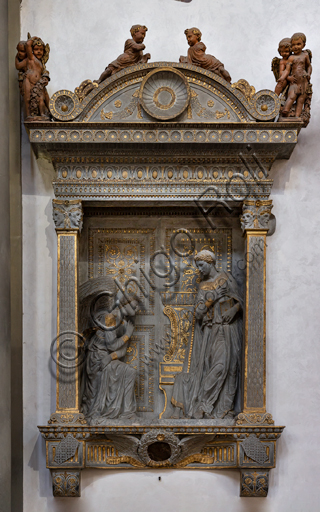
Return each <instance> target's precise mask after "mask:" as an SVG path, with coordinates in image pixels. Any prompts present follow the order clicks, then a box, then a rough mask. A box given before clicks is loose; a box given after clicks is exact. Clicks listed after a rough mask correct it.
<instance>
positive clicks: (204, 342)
mask: <svg viewBox="0 0 320 512" xmlns="http://www.w3.org/2000/svg"><path fill="white" fill-rule="evenodd" d="M221 282H225V283H226V286H227V295H225V296H223V297H222V298H220V299H218V298H217V294H216V293H215V290H216V288H217V287H218V286H219V285H221ZM208 292H210V294H211V296H213V297H216V299H214V301H213V303H212V304H211V305H210V306H209V307H206V306H205V305H204V303H205V302H206V301H207V300H208ZM199 303H202V304H203V308H202V309H201V310H199V307H198V306H199ZM237 303H239V304H240V305H241V306H242V299H241V298H240V295H239V291H238V286H237V283H236V281H235V279H234V278H233V277H232V275H231V274H227V273H226V272H219V273H218V274H217V276H216V277H214V278H212V279H211V278H210V279H207V280H205V281H202V282H201V283H200V287H199V291H198V295H197V300H196V305H195V312H194V314H195V315H196V320H195V329H194V338H193V340H191V341H192V343H191V344H190V349H189V357H188V358H186V360H185V362H184V368H183V372H182V373H181V374H178V375H176V378H175V382H174V387H173V394H172V399H171V402H172V404H173V405H174V406H176V407H179V408H181V409H182V410H183V413H184V415H185V416H187V417H189V418H194V417H198V418H201V417H202V415H203V413H206V415H207V416H209V417H213V418H223V417H224V416H226V415H227V414H228V413H229V412H231V411H233V408H234V401H235V396H236V392H237V388H238V384H239V372H240V360H241V335H242V321H241V316H240V314H239V312H238V313H236V315H235V316H234V318H233V319H232V320H231V322H230V323H229V324H228V323H226V322H224V321H223V320H222V313H223V312H225V311H226V310H227V309H229V308H230V307H233V306H234V305H235V304H237ZM201 311H202V313H201Z"/></svg>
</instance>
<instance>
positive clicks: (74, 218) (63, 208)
mask: <svg viewBox="0 0 320 512" xmlns="http://www.w3.org/2000/svg"><path fill="white" fill-rule="evenodd" d="M52 207H53V220H54V223H55V227H56V229H63V230H68V229H70V230H74V229H78V230H79V231H81V229H82V224H83V221H82V219H83V211H82V202H81V201H79V200H75V201H63V200H59V199H53V200H52Z"/></svg>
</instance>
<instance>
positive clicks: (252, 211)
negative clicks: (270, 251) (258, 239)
mask: <svg viewBox="0 0 320 512" xmlns="http://www.w3.org/2000/svg"><path fill="white" fill-rule="evenodd" d="M271 210H272V200H271V199H269V200H266V201H261V200H258V201H249V200H248V201H243V207H242V215H241V217H240V222H241V229H242V230H243V231H245V230H246V229H264V230H265V229H269V219H270V214H271Z"/></svg>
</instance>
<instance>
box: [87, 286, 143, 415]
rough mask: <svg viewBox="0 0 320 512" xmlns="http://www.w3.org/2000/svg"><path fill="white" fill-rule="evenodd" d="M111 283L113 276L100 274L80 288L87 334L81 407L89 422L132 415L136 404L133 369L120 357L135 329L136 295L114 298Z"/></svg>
mask: <svg viewBox="0 0 320 512" xmlns="http://www.w3.org/2000/svg"><path fill="white" fill-rule="evenodd" d="M114 286H115V285H114V283H113V282H112V279H110V278H108V277H105V276H103V277H98V278H95V279H90V280H89V281H87V282H85V283H84V284H83V285H82V286H80V288H79V297H80V305H81V310H80V319H81V323H82V325H81V328H82V331H83V332H85V333H86V338H87V354H86V362H85V368H84V375H83V395H82V406H81V407H82V412H83V414H84V415H85V417H86V419H87V420H88V421H89V422H90V423H91V424H96V423H101V422H103V421H104V420H106V419H114V418H120V417H121V418H126V419H133V418H134V417H135V412H136V408H137V406H136V397H135V393H134V386H135V381H136V370H135V369H134V368H132V367H131V366H129V365H127V364H125V363H124V362H123V358H124V357H125V355H126V352H127V346H128V342H129V340H130V338H131V335H132V333H133V330H134V321H135V313H136V309H137V307H138V299H137V297H136V296H135V295H133V296H132V297H131V298H130V297H129V296H128V297H125V296H124V295H122V296H121V297H120V300H117V301H116V302H115V300H114V299H115V294H114ZM100 296H101V298H100ZM88 308H89V309H88Z"/></svg>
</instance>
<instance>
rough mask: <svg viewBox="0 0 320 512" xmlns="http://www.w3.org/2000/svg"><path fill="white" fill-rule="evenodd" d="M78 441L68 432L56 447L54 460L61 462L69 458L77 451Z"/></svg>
mask: <svg viewBox="0 0 320 512" xmlns="http://www.w3.org/2000/svg"><path fill="white" fill-rule="evenodd" d="M79 444H80V443H79V441H77V439H75V438H74V437H73V435H71V434H68V435H67V436H66V437H65V438H64V439H63V440H62V441H60V443H59V444H58V446H57V448H56V454H55V457H54V461H55V462H56V463H57V464H63V463H64V462H66V461H67V460H69V459H71V457H73V456H74V455H75V453H76V451H77V448H78V446H79Z"/></svg>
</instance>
